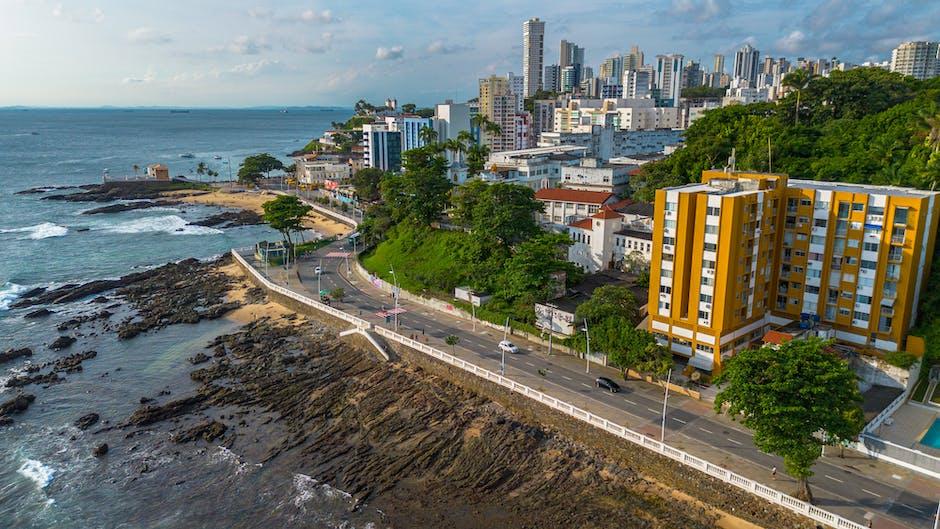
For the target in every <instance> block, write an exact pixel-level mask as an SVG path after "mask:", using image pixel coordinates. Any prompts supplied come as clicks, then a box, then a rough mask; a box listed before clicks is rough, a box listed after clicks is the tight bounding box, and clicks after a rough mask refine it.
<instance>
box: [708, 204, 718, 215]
mask: <svg viewBox="0 0 940 529" xmlns="http://www.w3.org/2000/svg"><path fill="white" fill-rule="evenodd" d="M705 214H706V215H714V216H718V215H721V209H720V208H716V207H713V206H708V207H706V208H705Z"/></svg>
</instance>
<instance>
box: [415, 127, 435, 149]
mask: <svg viewBox="0 0 940 529" xmlns="http://www.w3.org/2000/svg"><path fill="white" fill-rule="evenodd" d="M418 139H419V140H421V142H422V143H424V144H425V145H430V144H432V143H436V142H437V131H436V130H434V127H421V128H420V129H418Z"/></svg>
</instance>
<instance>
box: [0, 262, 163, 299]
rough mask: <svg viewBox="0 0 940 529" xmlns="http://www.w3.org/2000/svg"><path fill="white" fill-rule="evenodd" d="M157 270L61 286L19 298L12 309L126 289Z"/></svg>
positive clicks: (151, 275) (152, 274)
mask: <svg viewBox="0 0 940 529" xmlns="http://www.w3.org/2000/svg"><path fill="white" fill-rule="evenodd" d="M157 270H159V269H154V270H146V271H143V272H135V273H133V274H128V275H126V276H124V277H121V278H120V279H99V280H96V281H89V282H88V283H84V284H81V285H76V284H68V285H63V286H61V287H59V288H56V289H53V290H50V291H46V292H42V293H41V294H39V295H36V296H32V297H29V298H25V297H23V296H21V299H19V300H17V302H16V303H14V304H13V305H12V307H13V308H20V307H29V306H32V305H45V304H50V303H53V304H58V303H68V302H70V301H77V300H79V299H82V298H86V297H89V296H93V295H96V294H100V293H102V292H106V291H108V290H113V289H115V288H121V287H126V286H128V285H131V284H133V283H135V282H137V281H143V280H145V279H148V278H151V277H153V276H154V275H156V274H157Z"/></svg>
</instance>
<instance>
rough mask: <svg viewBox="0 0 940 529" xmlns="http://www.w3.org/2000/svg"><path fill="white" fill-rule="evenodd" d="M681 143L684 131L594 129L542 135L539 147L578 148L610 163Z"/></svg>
mask: <svg viewBox="0 0 940 529" xmlns="http://www.w3.org/2000/svg"><path fill="white" fill-rule="evenodd" d="M679 143H682V131H681V130H672V129H659V130H613V129H611V128H604V127H601V126H595V127H592V129H591V132H585V133H574V132H543V133H542V134H541V135H540V137H539V143H538V146H539V147H557V146H559V145H577V146H580V147H586V148H587V154H586V155H587V156H591V157H594V158H601V159H603V160H610V159H613V158H622V157H625V156H636V155H641V154H643V155H648V154H650V153H661V152H664V150H665V149H666V148H667V147H668V146H670V145H677V144H679Z"/></svg>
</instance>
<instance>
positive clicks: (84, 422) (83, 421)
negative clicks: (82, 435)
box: [75, 413, 101, 430]
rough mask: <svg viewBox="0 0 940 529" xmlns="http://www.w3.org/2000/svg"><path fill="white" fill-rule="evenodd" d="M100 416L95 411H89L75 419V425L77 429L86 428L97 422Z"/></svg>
mask: <svg viewBox="0 0 940 529" xmlns="http://www.w3.org/2000/svg"><path fill="white" fill-rule="evenodd" d="M100 418H101V417H99V416H98V414H97V413H89V414H87V415H82V416H81V417H79V418H78V419H76V420H75V427H76V428H78V429H79V430H87V429H89V428H91V427H92V426H94V425H95V424H97V423H98V420H99V419H100Z"/></svg>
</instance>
